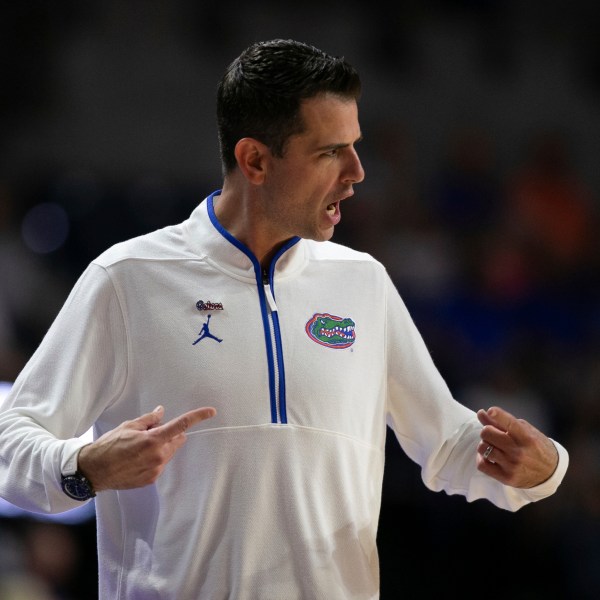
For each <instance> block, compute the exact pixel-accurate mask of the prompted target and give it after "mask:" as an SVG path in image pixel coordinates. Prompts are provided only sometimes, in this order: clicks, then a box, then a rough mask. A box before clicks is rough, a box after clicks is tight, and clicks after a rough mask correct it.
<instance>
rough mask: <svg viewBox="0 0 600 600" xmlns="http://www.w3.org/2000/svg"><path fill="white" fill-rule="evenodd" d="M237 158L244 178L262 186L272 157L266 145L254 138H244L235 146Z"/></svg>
mask: <svg viewBox="0 0 600 600" xmlns="http://www.w3.org/2000/svg"><path fill="white" fill-rule="evenodd" d="M234 153H235V158H236V160H237V163H238V167H239V169H240V171H241V172H242V173H243V174H244V177H245V178H246V179H247V180H248V181H249V182H250V183H253V184H255V185H258V184H261V183H262V182H263V181H264V178H265V175H266V166H267V165H266V163H267V159H268V157H269V156H270V152H269V149H268V148H267V146H265V144H263V143H262V142H259V141H258V140H256V139H254V138H249V137H246V138H242V139H241V140H239V141H238V143H237V144H236V145H235V150H234Z"/></svg>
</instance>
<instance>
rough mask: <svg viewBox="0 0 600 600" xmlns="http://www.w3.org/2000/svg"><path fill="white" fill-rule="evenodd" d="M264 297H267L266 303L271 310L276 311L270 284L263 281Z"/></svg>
mask: <svg viewBox="0 0 600 600" xmlns="http://www.w3.org/2000/svg"><path fill="white" fill-rule="evenodd" d="M265 297H266V299H267V304H268V305H269V308H270V309H271V312H276V311H277V304H275V297H274V296H273V292H272V291H271V286H270V285H269V284H268V283H265Z"/></svg>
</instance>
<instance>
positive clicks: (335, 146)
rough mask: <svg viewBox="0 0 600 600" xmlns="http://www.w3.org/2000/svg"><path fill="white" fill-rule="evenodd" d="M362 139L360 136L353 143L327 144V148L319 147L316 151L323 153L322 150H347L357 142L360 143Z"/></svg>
mask: <svg viewBox="0 0 600 600" xmlns="http://www.w3.org/2000/svg"><path fill="white" fill-rule="evenodd" d="M362 139H363V136H362V135H360V136H358V137H357V138H356V139H355V140H354V141H353V142H343V143H339V144H327V146H321V147H320V148H317V150H318V151H323V150H338V149H340V148H347V147H348V146H351V145H352V144H358V142H362Z"/></svg>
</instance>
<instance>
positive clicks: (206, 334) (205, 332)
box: [192, 315, 223, 346]
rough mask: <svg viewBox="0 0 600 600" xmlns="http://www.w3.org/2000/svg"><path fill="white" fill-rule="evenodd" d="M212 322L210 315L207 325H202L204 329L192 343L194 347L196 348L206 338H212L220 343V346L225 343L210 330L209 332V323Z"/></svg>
mask: <svg viewBox="0 0 600 600" xmlns="http://www.w3.org/2000/svg"><path fill="white" fill-rule="evenodd" d="M209 321H210V315H208V317H207V318H206V323H204V325H202V329H201V330H200V333H198V336H199V337H198V339H197V340H196V341H195V342H193V343H192V346H195V345H196V344H197V343H198V342H199V341H200V340H203V339H204V338H207V337H208V338H212V339H213V340H216V341H217V342H219V344H220V343H221V342H222V341H223V340H222V339H221V338H218V337H217V336H216V335H213V334H212V333H211V332H210V331H209V330H208V322H209Z"/></svg>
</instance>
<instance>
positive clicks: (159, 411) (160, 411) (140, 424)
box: [129, 406, 165, 431]
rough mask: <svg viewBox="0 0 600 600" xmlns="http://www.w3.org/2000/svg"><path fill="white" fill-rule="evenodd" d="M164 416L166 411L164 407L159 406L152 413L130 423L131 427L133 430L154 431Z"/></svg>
mask: <svg viewBox="0 0 600 600" xmlns="http://www.w3.org/2000/svg"><path fill="white" fill-rule="evenodd" d="M164 414H165V409H164V408H163V407H162V406H157V407H156V408H155V409H154V410H153V411H152V412H150V413H146V414H145V415H142V416H141V417H138V418H137V419H133V420H132V421H130V422H129V426H130V427H131V428H132V429H138V430H139V431H145V430H146V429H152V428H154V427H156V426H157V425H159V424H160V422H161V420H162V418H163V416H164Z"/></svg>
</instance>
